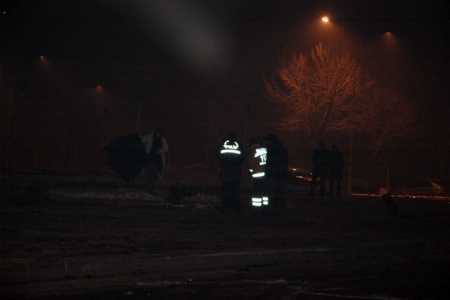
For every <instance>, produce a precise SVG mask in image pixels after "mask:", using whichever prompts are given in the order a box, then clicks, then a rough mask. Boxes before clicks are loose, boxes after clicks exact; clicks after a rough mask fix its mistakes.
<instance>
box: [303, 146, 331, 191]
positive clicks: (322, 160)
mask: <svg viewBox="0 0 450 300" xmlns="http://www.w3.org/2000/svg"><path fill="white" fill-rule="evenodd" d="M329 155H330V151H329V150H328V149H327V147H326V144H325V142H320V143H319V148H317V149H315V150H314V151H313V154H312V156H311V163H312V167H313V169H312V176H311V186H310V190H309V194H308V195H310V196H314V192H315V189H316V184H317V179H320V196H321V197H324V196H325V193H326V185H325V181H326V179H327V175H328V160H329Z"/></svg>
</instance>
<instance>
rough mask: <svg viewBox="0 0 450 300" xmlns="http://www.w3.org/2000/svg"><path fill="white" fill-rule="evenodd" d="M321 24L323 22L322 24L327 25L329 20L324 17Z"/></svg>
mask: <svg viewBox="0 0 450 300" xmlns="http://www.w3.org/2000/svg"><path fill="white" fill-rule="evenodd" d="M322 22H324V23H328V22H330V19H328V17H327V16H325V17H322Z"/></svg>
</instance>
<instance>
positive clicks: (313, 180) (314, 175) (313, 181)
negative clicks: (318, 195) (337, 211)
mask: <svg viewBox="0 0 450 300" xmlns="http://www.w3.org/2000/svg"><path fill="white" fill-rule="evenodd" d="M316 183H317V173H316V172H315V171H313V172H312V175H311V186H310V189H309V195H311V196H314V191H315V190H316Z"/></svg>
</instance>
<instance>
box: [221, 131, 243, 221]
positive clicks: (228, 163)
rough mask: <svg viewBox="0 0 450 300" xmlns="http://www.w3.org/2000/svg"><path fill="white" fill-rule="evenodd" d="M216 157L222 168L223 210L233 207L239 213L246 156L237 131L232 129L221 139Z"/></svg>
mask: <svg viewBox="0 0 450 300" xmlns="http://www.w3.org/2000/svg"><path fill="white" fill-rule="evenodd" d="M216 157H217V159H218V160H219V168H220V170H219V180H220V183H221V212H222V213H224V212H226V210H228V209H229V208H233V209H234V210H235V211H236V212H238V213H239V208H240V199H239V191H240V189H239V188H240V186H239V185H240V180H241V176H242V164H243V162H244V157H245V156H244V149H243V147H242V144H241V143H240V142H239V141H238V140H237V137H236V132H234V131H233V130H230V131H229V132H228V134H227V136H226V138H224V139H222V140H221V141H220V143H219V147H218V148H217V150H216Z"/></svg>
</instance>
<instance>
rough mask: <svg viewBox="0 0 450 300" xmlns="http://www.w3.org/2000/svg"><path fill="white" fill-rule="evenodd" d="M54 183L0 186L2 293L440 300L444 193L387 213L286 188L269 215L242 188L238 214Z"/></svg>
mask: <svg viewBox="0 0 450 300" xmlns="http://www.w3.org/2000/svg"><path fill="white" fill-rule="evenodd" d="M63 190H64V193H62V192H61V189H60V190H59V191H57V192H55V191H50V193H49V194H44V195H37V196H36V195H35V196H33V197H34V198H33V197H31V198H30V197H28V198H27V197H25V198H24V197H23V196H21V197H17V194H13V193H3V194H2V205H1V210H0V216H1V269H0V270H1V283H0V297H2V299H8V298H29V297H32V298H39V299H52V298H58V299H100V298H104V297H106V298H109V299H144V298H145V299H330V298H335V299H339V298H356V299H368V298H370V299H393V298H401V299H449V298H450V271H449V268H450V202H449V200H448V199H447V200H445V199H441V200H439V201H438V200H430V199H406V198H405V199H400V198H394V201H395V203H396V204H397V206H398V208H399V212H400V215H399V216H392V215H390V214H389V211H388V209H387V207H386V205H385V204H384V203H383V201H382V200H381V197H379V196H372V197H362V196H360V197H357V196H347V197H344V198H343V199H341V200H336V199H329V198H323V199H322V198H318V197H316V198H311V197H307V196H305V195H304V191H303V190H300V189H296V188H292V187H288V188H287V190H286V205H285V206H286V210H285V211H284V212H283V213H282V214H281V215H273V214H270V213H260V212H255V211H254V210H253V209H252V208H251V207H250V205H249V203H250V200H249V194H248V191H246V190H243V192H242V195H241V199H242V209H241V213H240V214H239V215H237V214H235V213H231V212H230V213H227V214H220V213H219V212H218V209H217V204H218V203H217V201H218V197H217V193H218V191H217V189H216V190H214V189H209V190H208V191H206V190H203V191H199V192H200V193H199V194H196V196H192V195H191V197H190V198H189V197H188V198H185V199H181V201H180V202H179V204H178V205H174V204H171V203H168V202H166V201H164V200H163V199H164V195H161V196H159V197H149V196H143V191H142V190H141V189H140V188H139V187H136V188H117V187H84V188H80V187H72V188H64V189H63ZM160 192H161V194H165V195H167V190H161V191H160ZM80 194H83V195H84V196H83V197H80V196H79V195H80ZM76 195H77V196H76ZM105 195H107V196H105ZM112 195H113V196H115V197H113V196H112ZM121 196H122V197H121ZM125 196H127V197H125ZM86 266H88V267H86ZM52 270H56V271H55V272H53V271H52Z"/></svg>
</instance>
